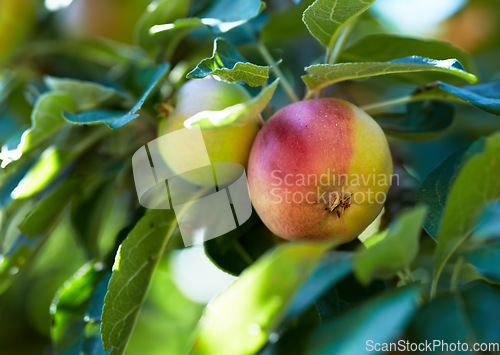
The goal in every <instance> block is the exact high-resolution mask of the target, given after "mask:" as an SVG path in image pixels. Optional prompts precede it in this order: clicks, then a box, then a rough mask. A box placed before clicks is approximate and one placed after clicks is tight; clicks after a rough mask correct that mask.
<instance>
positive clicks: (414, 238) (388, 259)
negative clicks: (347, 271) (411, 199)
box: [354, 207, 427, 284]
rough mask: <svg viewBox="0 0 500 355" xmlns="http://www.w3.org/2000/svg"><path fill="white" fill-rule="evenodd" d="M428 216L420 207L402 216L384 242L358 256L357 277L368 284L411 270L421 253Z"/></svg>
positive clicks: (355, 270)
mask: <svg viewBox="0 0 500 355" xmlns="http://www.w3.org/2000/svg"><path fill="white" fill-rule="evenodd" d="M426 212H427V211H426V208H425V207H417V208H415V209H414V210H412V211H409V212H405V213H403V214H401V216H400V217H399V218H398V219H397V220H396V221H395V222H393V224H391V226H390V228H389V232H388V234H387V236H386V237H385V238H384V239H383V240H381V241H379V242H378V243H377V244H375V245H373V246H371V247H370V248H367V249H364V250H361V251H359V252H358V253H357V254H356V256H355V259H354V273H355V275H356V277H357V278H358V279H359V280H360V281H361V282H362V283H364V284H368V283H369V282H370V281H371V280H372V279H374V278H389V277H392V276H394V275H396V273H397V272H398V271H400V270H402V269H404V268H409V267H410V265H411V263H412V261H413V260H414V259H415V257H416V256H417V253H418V248H419V246H418V245H419V238H420V232H421V229H422V224H423V222H424V218H425V214H426Z"/></svg>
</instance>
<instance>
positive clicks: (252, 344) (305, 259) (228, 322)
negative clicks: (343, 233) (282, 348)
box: [192, 242, 331, 355]
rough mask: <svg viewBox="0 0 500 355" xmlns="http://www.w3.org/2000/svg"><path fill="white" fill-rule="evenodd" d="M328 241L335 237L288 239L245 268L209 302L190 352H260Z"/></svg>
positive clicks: (234, 353)
mask: <svg viewBox="0 0 500 355" xmlns="http://www.w3.org/2000/svg"><path fill="white" fill-rule="evenodd" d="M329 247H331V243H318V242H316V243H288V244H284V245H281V246H279V247H277V248H276V249H275V250H274V251H272V252H270V253H267V254H266V255H264V256H263V257H262V258H260V259H259V260H258V261H257V262H256V263H254V264H253V265H252V266H250V267H249V268H247V269H246V270H245V271H243V273H242V274H241V275H240V277H239V278H238V279H237V280H236V281H235V282H234V283H233V284H232V285H231V286H229V287H228V288H227V289H226V291H224V292H223V293H222V294H220V295H218V296H217V297H216V298H215V299H214V300H213V301H212V302H211V303H210V304H209V305H208V306H207V308H206V310H205V314H204V317H203V322H202V323H200V326H199V331H198V334H197V336H196V339H195V345H194V348H193V351H192V353H193V354H220V355H225V354H231V355H238V354H253V353H255V352H257V351H258V350H259V349H260V348H261V347H262V346H263V345H264V344H265V342H266V340H267V338H268V336H269V335H270V334H271V333H272V332H273V331H274V330H275V329H276V327H277V326H278V325H279V323H280V321H281V320H282V319H283V317H284V312H285V310H286V307H287V305H288V304H289V303H290V302H291V300H292V298H293V295H294V293H295V292H296V291H297V290H298V289H299V287H300V285H301V284H302V283H303V282H304V281H305V280H306V279H307V278H308V277H309V275H310V274H311V272H312V271H313V270H314V268H315V267H316V265H317V264H318V263H319V262H320V259H321V257H322V256H323V255H324V253H325V252H326V251H327V250H328V248H329ZM228 334H231V336H230V337H228Z"/></svg>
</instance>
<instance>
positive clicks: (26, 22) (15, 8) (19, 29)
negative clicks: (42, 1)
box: [0, 0, 39, 63]
mask: <svg viewBox="0 0 500 355" xmlns="http://www.w3.org/2000/svg"><path fill="white" fill-rule="evenodd" d="M38 6H39V1H37V0H0V63H2V62H4V61H6V60H8V59H10V57H11V56H12V54H13V53H14V52H15V51H16V49H17V48H18V46H19V45H20V44H21V43H22V42H23V41H24V40H25V39H26V37H27V35H28V34H29V33H30V31H31V30H32V28H33V25H34V23H35V20H36V15H37V10H38Z"/></svg>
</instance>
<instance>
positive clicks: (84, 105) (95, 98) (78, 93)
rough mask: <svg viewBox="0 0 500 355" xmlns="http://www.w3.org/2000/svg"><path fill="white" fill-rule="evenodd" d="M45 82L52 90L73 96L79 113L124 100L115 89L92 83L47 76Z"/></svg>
mask: <svg viewBox="0 0 500 355" xmlns="http://www.w3.org/2000/svg"><path fill="white" fill-rule="evenodd" d="M44 82H45V85H47V86H48V87H49V89H50V90H52V91H57V92H61V93H65V94H68V95H69V96H71V97H72V98H73V100H74V102H75V104H76V110H77V111H84V110H90V109H93V108H96V107H99V106H101V105H105V104H109V103H113V102H117V101H118V100H119V99H123V98H124V97H123V94H121V93H119V92H118V91H116V90H115V89H113V88H110V87H106V86H103V85H100V84H97V83H93V82H90V81H81V80H75V79H68V78H56V77H52V76H46V77H45V78H44Z"/></svg>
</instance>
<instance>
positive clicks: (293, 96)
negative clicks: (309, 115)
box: [257, 42, 299, 102]
mask: <svg viewBox="0 0 500 355" xmlns="http://www.w3.org/2000/svg"><path fill="white" fill-rule="evenodd" d="M257 49H258V50H259V53H260V54H261V55H262V57H263V58H264V60H265V61H266V63H267V65H269V66H270V67H272V66H274V64H275V61H274V58H273V56H272V55H271V53H269V50H268V49H267V48H266V46H264V45H263V44H262V43H260V42H259V43H257ZM273 69H274V70H275V71H276V75H277V76H278V77H279V78H280V83H281V85H282V86H283V89H284V90H285V92H286V93H287V95H288V96H289V97H290V99H291V100H292V101H293V102H297V101H299V98H298V97H297V95H296V94H295V92H294V91H293V88H292V85H291V84H290V82H289V81H288V79H287V78H286V77H285V75H284V74H283V72H282V71H281V69H280V68H279V66H278V65H276V66H274V67H273Z"/></svg>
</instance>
